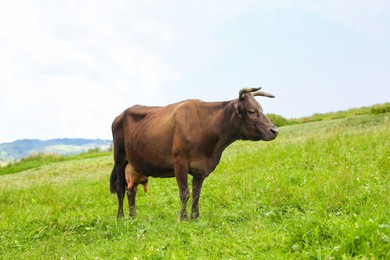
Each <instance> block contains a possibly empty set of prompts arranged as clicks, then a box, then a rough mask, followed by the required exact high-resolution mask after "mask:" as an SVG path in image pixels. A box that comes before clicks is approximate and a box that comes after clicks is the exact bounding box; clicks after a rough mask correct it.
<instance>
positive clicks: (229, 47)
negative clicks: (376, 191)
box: [0, 0, 390, 142]
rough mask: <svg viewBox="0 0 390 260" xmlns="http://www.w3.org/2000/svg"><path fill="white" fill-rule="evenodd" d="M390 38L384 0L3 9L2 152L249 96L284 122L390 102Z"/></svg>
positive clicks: (95, 1)
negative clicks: (129, 118)
mask: <svg viewBox="0 0 390 260" xmlns="http://www.w3.org/2000/svg"><path fill="white" fill-rule="evenodd" d="M389 28H390V1H388V0H371V1H367V0H328V1H314V0H312V1H309V0H300V1H294V0H284V1H283V0H280V1H262V0H253V1H250V0H240V1H226V0H220V1H210V0H204V1H178V0H177V1H169V0H167V1H150V0H149V1H128V0H122V1H121V0H113V1H107V0H106V1H103V0H83V1H79V0H66V1H65V0H64V1H42V0H37V1H27V0H12V1H1V3H0V91H1V92H0V122H1V123H0V124H1V127H0V142H9V141H13V140H16V139H21V138H39V139H51V138H62V137H81V138H103V139H111V129H110V128H111V122H112V121H113V119H114V117H115V116H116V115H118V114H120V113H121V112H122V111H123V110H124V109H125V108H127V107H129V106H132V105H134V104H144V105H166V104H169V103H173V102H176V101H181V100H184V99H189V98H198V99H202V100H205V101H221V100H231V99H234V98H237V97H238V91H239V89H240V88H242V87H257V86H262V87H263V89H264V90H265V91H268V92H271V93H273V94H274V95H275V96H276V98H275V99H267V98H258V100H259V102H260V103H261V104H262V105H263V108H264V110H265V112H266V113H276V114H280V115H282V116H284V117H300V116H305V115H311V114H313V113H321V112H329V111H337V110H344V109H348V108H351V107H359V106H367V105H372V104H376V103H384V102H390V47H389V46H390V29H389Z"/></svg>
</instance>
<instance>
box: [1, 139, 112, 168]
mask: <svg viewBox="0 0 390 260" xmlns="http://www.w3.org/2000/svg"><path fill="white" fill-rule="evenodd" d="M111 142H112V141H111V140H101V139H82V138H60V139H51V140H45V141H42V140H38V139H22V140H16V141H14V142H10V143H2V144H0V164H5V163H8V162H13V161H18V160H20V159H22V158H23V157H27V156H30V155H32V154H38V153H49V154H61V155H68V154H77V153H81V152H86V151H88V150H90V149H96V148H97V149H101V150H107V149H109V148H110V147H111Z"/></svg>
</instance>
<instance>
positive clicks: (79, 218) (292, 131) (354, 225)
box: [0, 113, 390, 259]
mask: <svg viewBox="0 0 390 260" xmlns="http://www.w3.org/2000/svg"><path fill="white" fill-rule="evenodd" d="M389 136H390V115H389V113H378V114H373V113H368V114H363V115H357V116H353V117H345V118H339V119H333V120H322V121H318V122H310V123H305V124H298V125H289V126H284V127H281V128H280V136H279V137H278V138H277V139H276V140H274V141H272V142H236V143H234V144H233V145H231V146H230V147H229V148H228V149H227V150H226V151H225V152H224V154H223V158H222V160H221V163H220V164H219V166H218V167H217V169H216V170H215V171H214V172H213V173H212V174H211V175H210V176H209V177H208V178H207V179H206V180H205V182H204V186H203V189H202V195H201V199H200V219H199V220H198V221H188V222H179V221H178V216H179V210H180V202H179V197H178V188H177V185H176V181H175V180H174V179H150V182H149V192H148V193H143V191H140V192H139V193H138V196H137V209H138V215H137V217H136V218H135V219H129V218H128V217H126V218H125V219H123V220H116V210H117V200H116V196H115V195H112V194H110V193H109V176H110V172H111V168H112V164H113V162H112V156H111V155H108V156H103V157H96V158H84V159H82V158H77V159H76V158H75V159H73V160H69V161H61V162H52V163H48V164H42V165H40V166H39V167H35V168H31V169H28V170H25V171H22V172H19V173H17V174H7V175H3V176H0V209H1V211H0V241H1V243H0V259H15V258H16V259H20V258H26V259H36V258H61V257H63V258H65V259H69V258H81V259H84V258H86V259H96V258H103V259H133V258H134V257H137V259H164V258H174V259H183V258H188V259H229V258H234V259H247V258H250V259H273V258H276V259H350V258H358V259H360V258H365V259H389V258H390V207H389V206H390V205H389V204H390V199H389V198H390V191H389V183H390V176H389V174H390V138H389ZM189 203H190V202H189ZM125 210H126V211H127V207H125Z"/></svg>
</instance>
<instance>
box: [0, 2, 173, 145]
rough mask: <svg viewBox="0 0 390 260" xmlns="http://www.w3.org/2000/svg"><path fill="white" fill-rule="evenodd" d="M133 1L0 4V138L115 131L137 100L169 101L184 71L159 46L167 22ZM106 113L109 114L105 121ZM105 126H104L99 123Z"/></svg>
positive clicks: (165, 38) (169, 34)
mask: <svg viewBox="0 0 390 260" xmlns="http://www.w3.org/2000/svg"><path fill="white" fill-rule="evenodd" d="M137 9H139V6H136V5H135V4H133V3H130V2H128V1H120V2H110V4H107V2H106V1H83V2H79V1H65V2H56V3H51V2H46V3H43V2H40V1H8V2H4V3H2V4H1V7H0V54H1V57H2V58H1V60H0V69H1V70H2V73H1V74H0V85H1V97H0V103H1V104H0V111H1V112H0V117H1V118H0V120H1V121H2V122H9V124H10V125H12V127H11V128H9V129H7V128H3V127H2V129H1V130H0V136H1V137H0V142H1V141H4V140H8V141H9V140H12V139H17V138H25V137H31V138H34V137H37V138H52V137H60V136H67V137H68V136H69V137H70V136H80V137H88V136H90V135H91V133H94V134H95V135H96V136H99V137H106V138H109V137H110V124H111V121H112V120H113V118H114V116H116V115H117V114H119V113H120V112H121V110H122V109H124V108H126V107H127V106H129V105H131V104H134V103H153V102H157V103H164V100H162V99H164V95H163V91H162V84H163V83H164V82H169V81H176V80H178V79H179V78H180V74H179V73H178V72H176V71H175V70H174V69H173V68H172V66H171V65H169V63H168V62H167V61H166V60H165V59H164V58H163V57H162V56H161V55H160V54H158V52H157V51H156V50H154V49H153V48H149V47H150V46H145V45H144V44H143V43H144V42H153V44H154V47H156V46H157V47H158V46H159V45H160V44H169V43H170V42H171V41H172V40H173V39H174V33H173V31H171V30H170V29H169V28H168V27H166V26H164V25H162V24H160V23H158V22H156V21H154V20H151V19H147V18H145V17H139V15H138V14H137ZM102 119H103V122H102ZM98 129H104V130H98Z"/></svg>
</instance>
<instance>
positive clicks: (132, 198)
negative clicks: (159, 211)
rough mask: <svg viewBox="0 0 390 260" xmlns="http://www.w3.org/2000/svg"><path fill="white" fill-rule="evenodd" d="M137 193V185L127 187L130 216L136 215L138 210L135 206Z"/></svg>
mask: <svg viewBox="0 0 390 260" xmlns="http://www.w3.org/2000/svg"><path fill="white" fill-rule="evenodd" d="M129 186H130V185H129ZM136 195H137V185H131V187H129V188H128V189H127V199H128V200H129V216H130V217H135V215H136V214H137V211H136V208H135V197H136Z"/></svg>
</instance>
